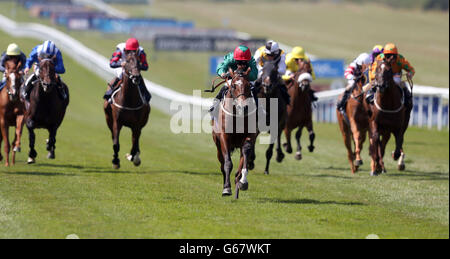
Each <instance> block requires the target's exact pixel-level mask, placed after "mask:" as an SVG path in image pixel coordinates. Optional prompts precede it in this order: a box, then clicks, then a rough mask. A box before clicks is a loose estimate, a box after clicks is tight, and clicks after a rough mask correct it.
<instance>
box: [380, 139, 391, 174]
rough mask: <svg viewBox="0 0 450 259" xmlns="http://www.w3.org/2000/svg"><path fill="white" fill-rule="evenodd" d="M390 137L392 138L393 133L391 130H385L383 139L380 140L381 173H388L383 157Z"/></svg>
mask: <svg viewBox="0 0 450 259" xmlns="http://www.w3.org/2000/svg"><path fill="white" fill-rule="evenodd" d="M390 138H391V133H390V132H383V134H382V138H381V141H380V145H379V146H378V152H379V154H378V156H379V157H378V158H379V160H378V167H377V172H380V171H381V173H387V171H386V168H385V166H384V161H383V158H384V152H385V150H386V145H387V143H388V142H389V139H390Z"/></svg>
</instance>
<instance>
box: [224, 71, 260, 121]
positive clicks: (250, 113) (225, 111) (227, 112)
mask: <svg viewBox="0 0 450 259" xmlns="http://www.w3.org/2000/svg"><path fill="white" fill-rule="evenodd" d="M233 80H234V78H233V79H232V80H231V81H233ZM224 82H225V83H226V84H227V87H228V89H230V88H232V87H233V86H232V85H230V83H228V80H225V81H224ZM224 82H222V83H221V84H223V83H224ZM230 94H231V98H233V101H234V100H236V99H237V98H239V97H241V96H245V94H240V95H238V96H236V97H235V96H234V95H233V93H232V92H230ZM250 95H251V96H250V97H247V99H248V98H252V100H253V99H254V96H253V92H252V91H250ZM225 99H227V98H226V97H225V98H223V100H222V101H221V102H220V108H221V109H222V110H223V112H224V113H225V114H226V115H228V116H232V117H236V118H245V117H248V116H249V115H252V114H254V113H256V111H257V110H258V109H255V110H254V111H252V112H249V113H247V115H243V116H239V115H237V114H233V113H232V112H229V111H228V110H227V109H226V108H225V106H224V103H225Z"/></svg>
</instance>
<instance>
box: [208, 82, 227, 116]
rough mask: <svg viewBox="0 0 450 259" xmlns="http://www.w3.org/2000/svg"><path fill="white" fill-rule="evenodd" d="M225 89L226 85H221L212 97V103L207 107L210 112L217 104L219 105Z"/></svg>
mask: <svg viewBox="0 0 450 259" xmlns="http://www.w3.org/2000/svg"><path fill="white" fill-rule="evenodd" d="M226 91H227V87H226V86H223V87H222V88H221V89H220V91H219V93H217V95H216V98H214V101H213V105H212V106H211V108H209V112H212V111H214V110H215V109H216V107H217V105H219V103H220V101H222V99H223V96H224V95H225V92H226Z"/></svg>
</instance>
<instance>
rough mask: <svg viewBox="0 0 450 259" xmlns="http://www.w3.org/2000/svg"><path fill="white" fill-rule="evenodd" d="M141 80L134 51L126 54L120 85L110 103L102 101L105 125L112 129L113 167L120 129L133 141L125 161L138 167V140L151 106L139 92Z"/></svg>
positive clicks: (116, 157) (117, 155) (118, 166)
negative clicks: (128, 129) (127, 133)
mask: <svg viewBox="0 0 450 259" xmlns="http://www.w3.org/2000/svg"><path fill="white" fill-rule="evenodd" d="M141 80H143V78H142V76H141V71H140V70H139V62H138V58H137V54H136V52H128V53H127V54H126V64H125V66H124V68H123V72H122V84H121V87H119V88H118V89H117V90H116V91H114V93H113V95H112V96H111V100H112V103H109V102H108V101H105V103H104V105H103V109H104V111H105V117H106V123H107V124H108V127H109V129H110V130H111V134H112V140H113V150H114V159H113V161H112V164H113V168H114V169H119V168H120V159H119V150H120V144H119V135H120V130H121V129H122V127H123V126H126V127H129V128H131V131H132V142H133V146H132V148H131V152H130V154H127V155H126V158H127V159H128V160H129V161H131V162H133V164H134V165H135V166H139V165H140V164H141V159H140V157H139V155H140V149H139V138H140V136H141V131H142V128H143V127H144V126H145V125H146V124H147V122H148V117H149V114H150V104H148V103H147V102H146V101H145V100H144V97H143V95H142V93H141V90H140V89H139V86H140V84H141Z"/></svg>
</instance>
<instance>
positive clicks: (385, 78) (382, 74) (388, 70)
mask: <svg viewBox="0 0 450 259" xmlns="http://www.w3.org/2000/svg"><path fill="white" fill-rule="evenodd" d="M393 84H394V74H393V72H392V66H391V64H390V63H389V62H388V61H386V60H383V61H381V62H380V63H379V64H378V65H377V68H376V74H375V81H374V85H375V87H377V88H378V89H379V90H380V92H384V91H385V90H386V88H388V87H389V86H391V85H393Z"/></svg>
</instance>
